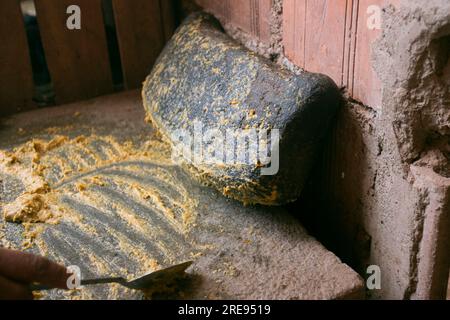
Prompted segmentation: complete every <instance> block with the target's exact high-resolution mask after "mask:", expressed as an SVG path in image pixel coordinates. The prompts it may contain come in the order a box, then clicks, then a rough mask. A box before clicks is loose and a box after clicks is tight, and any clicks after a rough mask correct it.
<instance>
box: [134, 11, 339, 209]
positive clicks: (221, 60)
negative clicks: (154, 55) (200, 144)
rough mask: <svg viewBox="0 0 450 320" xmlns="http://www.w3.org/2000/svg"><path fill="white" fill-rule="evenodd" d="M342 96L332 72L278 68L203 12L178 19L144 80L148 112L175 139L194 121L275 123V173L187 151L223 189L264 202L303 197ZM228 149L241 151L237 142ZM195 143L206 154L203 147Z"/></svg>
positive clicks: (264, 126)
mask: <svg viewBox="0 0 450 320" xmlns="http://www.w3.org/2000/svg"><path fill="white" fill-rule="evenodd" d="M340 99H341V97H340V93H339V90H338V88H337V86H336V85H335V84H334V83H333V81H332V80H331V79H330V78H328V77H327V76H325V75H320V74H312V73H307V72H304V73H302V74H300V75H295V74H293V73H291V72H290V71H288V70H286V69H282V68H280V67H279V66H277V65H275V64H273V63H271V62H270V61H269V60H266V59H265V58H262V57H259V56H257V55H256V54H255V53H253V52H251V51H248V50H247V49H245V48H244V47H243V46H241V45H239V44H238V43H236V42H235V41H234V40H233V39H231V38H230V37H229V36H228V35H226V34H225V33H224V32H223V31H222V29H221V27H220V25H219V23H218V22H217V20H215V18H213V17H212V16H210V15H208V14H205V13H196V14H193V15H191V16H190V17H188V18H187V19H186V21H185V22H184V23H183V24H182V25H181V27H180V28H179V29H178V30H177V32H176V33H175V35H174V36H173V37H172V39H171V40H170V41H169V43H168V44H167V45H166V47H165V49H164V50H163V52H162V54H161V55H160V57H159V59H158V60H157V62H156V64H155V66H154V68H153V70H152V72H151V73H150V75H149V76H148V78H147V80H146V81H145V83H144V88H143V100H144V106H145V108H146V111H147V115H148V118H149V120H151V121H152V122H153V124H154V125H155V127H156V128H158V129H159V130H160V131H161V133H162V135H163V136H165V137H166V138H167V139H168V140H169V141H170V140H171V139H172V141H171V142H172V143H173V141H174V140H175V139H176V138H174V136H173V133H174V132H177V131H178V130H179V129H185V130H186V131H187V132H190V133H192V132H194V122H195V121H200V122H201V123H202V125H203V126H204V128H205V129H204V130H205V131H206V130H207V129H217V130H219V131H221V132H225V131H226V130H227V129H231V130H250V129H255V130H268V131H270V130H273V129H278V130H279V132H280V142H279V149H280V155H279V159H280V165H279V171H278V173H277V174H276V175H261V164H259V163H257V162H255V163H246V164H238V165H236V164H235V163H221V165H217V164H207V163H204V162H201V163H198V162H194V163H192V162H190V161H189V159H184V160H185V161H184V162H185V167H186V168H187V169H188V170H189V171H190V172H191V173H193V174H194V176H196V177H198V178H199V179H200V180H201V181H202V182H204V183H207V184H209V185H212V186H214V187H215V188H216V189H218V190H219V191H220V192H222V193H223V194H225V195H226V196H229V197H231V198H234V199H237V200H240V201H241V202H244V203H259V204H265V205H279V204H284V203H287V202H291V201H294V200H296V199H297V198H298V196H299V194H300V192H301V190H302V188H303V185H304V182H305V179H306V178H307V176H308V174H309V171H310V169H311V166H312V164H313V162H314V160H315V159H316V155H317V152H318V151H319V149H320V146H321V145H322V139H323V137H324V136H325V134H326V133H327V131H328V129H329V126H330V123H331V121H332V119H333V117H334V115H335V114H336V111H337V110H338V107H339V105H340V101H341V100H340ZM258 132H261V131H258ZM182 143H183V144H184V145H186V146H187V145H189V144H191V141H190V140H185V141H182ZM205 144H206V143H205ZM211 144H212V143H211ZM219 147H220V146H219ZM206 148H207V147H206V146H205V147H204V150H206ZM215 148H216V147H215ZM224 149H226V150H224V153H225V152H228V151H230V152H231V153H233V154H234V155H235V158H238V155H237V153H238V151H237V150H231V148H230V147H225V148H224ZM228 149H230V150H228ZM236 149H238V148H236ZM192 151H193V153H194V154H195V156H197V155H199V156H200V158H201V157H202V151H197V149H193V150H192ZM204 152H205V151H203V155H204ZM263 165H267V164H263Z"/></svg>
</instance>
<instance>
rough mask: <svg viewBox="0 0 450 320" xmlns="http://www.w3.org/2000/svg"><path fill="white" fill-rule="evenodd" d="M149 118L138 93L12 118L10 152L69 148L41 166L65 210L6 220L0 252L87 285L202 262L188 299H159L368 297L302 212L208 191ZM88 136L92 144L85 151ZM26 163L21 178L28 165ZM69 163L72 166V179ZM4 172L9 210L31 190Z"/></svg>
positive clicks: (56, 203) (119, 292)
mask: <svg viewBox="0 0 450 320" xmlns="http://www.w3.org/2000/svg"><path fill="white" fill-rule="evenodd" d="M49 115H50V116H49ZM143 119H144V112H143V109H142V106H141V102H140V99H139V96H138V93H137V92H128V93H123V94H119V95H113V96H108V97H103V98H99V99H96V100H92V101H87V102H83V103H79V104H71V105H67V106H63V107H58V108H52V109H43V110H39V111H33V112H29V113H23V114H19V115H16V116H13V117H11V118H8V119H3V120H2V121H1V125H0V151H1V152H2V154H4V153H5V152H6V151H7V152H12V151H13V149H14V148H16V150H17V149H18V148H20V147H21V146H23V145H26V144H29V143H30V141H32V140H36V139H42V140H44V141H52V139H54V138H55V136H65V137H67V139H68V140H67V142H66V143H62V144H61V145H59V146H58V147H55V148H53V149H51V150H50V151H48V152H43V153H42V154H41V156H40V160H39V161H40V164H45V165H46V168H44V169H43V177H44V178H45V180H46V181H48V184H49V188H50V190H51V191H50V193H53V194H54V197H53V198H52V200H51V201H52V202H51V207H50V208H61V209H62V210H61V212H58V213H57V214H56V213H55V216H56V218H57V221H56V222H55V223H53V224H52V223H43V222H30V223H22V224H17V223H10V222H5V221H4V220H3V217H2V224H1V228H0V239H1V244H2V245H3V246H8V247H12V248H17V249H23V248H26V249H25V250H30V251H32V252H37V253H41V254H43V255H45V256H47V257H49V258H51V259H54V260H57V261H60V262H62V263H64V264H66V265H78V266H80V267H81V271H82V275H83V277H86V278H87V277H93V276H99V275H118V276H125V277H127V278H132V277H134V276H139V275H142V274H143V273H146V272H148V271H150V270H155V269H158V268H160V267H164V266H169V265H171V264H175V263H180V262H183V261H185V260H194V264H193V265H192V266H191V267H190V268H189V269H188V273H189V277H188V279H187V280H186V282H185V283H183V284H182V285H180V288H178V289H179V290H175V292H171V293H170V294H169V293H167V294H166V293H164V294H158V293H156V294H155V295H153V298H167V297H177V298H198V299H206V298H238V299H338V298H354V297H362V295H363V291H364V290H363V283H362V280H361V279H360V277H359V276H358V275H357V274H356V273H355V272H354V271H353V270H351V269H350V268H349V267H348V266H347V265H345V264H343V263H342V262H340V260H339V259H338V258H337V257H336V256H335V255H334V254H332V253H331V252H329V251H328V250H326V249H325V248H324V247H323V246H322V245H321V244H320V243H318V242H317V241H316V240H315V239H313V238H312V237H311V236H309V235H308V234H307V233H306V231H305V229H304V228H303V227H302V226H301V224H300V223H299V222H298V221H297V220H296V219H295V218H294V217H293V216H292V215H290V214H288V213H287V212H286V211H285V210H283V209H282V208H267V207H262V206H243V205H242V204H241V203H239V202H237V201H234V200H231V199H227V198H225V197H223V195H221V194H220V193H218V192H216V191H215V190H213V189H209V188H205V187H203V186H201V185H199V184H198V183H197V182H196V181H194V180H192V179H191V178H190V177H189V176H188V175H187V174H186V173H185V171H184V170H182V169H180V168H179V167H177V166H174V165H173V164H171V161H170V158H169V157H167V152H166V150H165V149H164V147H162V146H163V145H164V144H163V143H162V142H159V141H158V140H157V138H156V137H155V136H154V135H153V129H152V128H151V127H150V126H148V124H145V123H144V120H143ZM79 136H84V137H85V140H83V141H88V142H89V144H84V145H83V144H82V145H79V142H77V141H78V140H77V139H76V138H77V137H79ZM133 150H134V151H133ZM143 150H145V152H144V151H143ZM90 152H92V153H90ZM95 155H98V157H99V158H96V156H95ZM25 158H26V157H24V160H23V162H22V163H20V164H17V165H18V166H19V167H18V168H19V169H18V170H20V168H22V167H20V166H26V165H27V163H26V159H25ZM58 159H63V162H61V161H59V160H58ZM108 159H109V160H110V161H108ZM1 160H2V161H3V160H5V159H1ZM19 160H20V159H19ZM14 165H16V164H14ZM14 165H13V166H14ZM65 165H67V166H69V167H70V168H71V170H69V171H67V172H66V173H64V169H63V166H65ZM1 168H5V167H1ZM5 170H6V169H5ZM5 170H0V180H1V183H0V186H1V188H0V199H1V202H0V209H1V207H2V206H4V205H5V204H7V203H9V202H13V201H14V200H15V199H16V198H17V197H18V196H19V195H20V194H22V193H23V192H24V191H26V188H27V186H26V185H25V183H24V181H22V180H21V179H20V178H19V176H11V175H9V174H7V173H5ZM8 170H10V169H8ZM62 172H63V173H62ZM83 185H84V187H81V186H83ZM43 298H46V299H57V298H69V299H79V298H83V299H94V298H95V299H117V298H119V299H141V298H143V295H142V293H140V292H135V291H131V290H128V289H124V288H121V287H119V286H117V285H107V286H93V287H85V288H84V289H82V290H81V291H71V292H62V291H59V290H56V291H52V292H50V293H49V294H47V295H44V297H43Z"/></svg>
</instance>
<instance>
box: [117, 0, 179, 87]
mask: <svg viewBox="0 0 450 320" xmlns="http://www.w3.org/2000/svg"><path fill="white" fill-rule="evenodd" d="M113 9H114V16H115V22H116V29H117V38H118V42H119V49H120V57H121V61H122V70H123V75H124V85H125V88H126V89H132V88H137V87H140V86H141V84H142V82H143V81H144V80H145V77H146V76H147V75H148V74H149V73H150V71H151V68H152V66H153V64H154V62H155V61H156V59H157V58H158V55H159V53H160V52H161V50H162V49H163V47H164V44H165V43H166V41H167V40H168V39H169V38H170V36H171V35H172V33H173V31H174V27H175V26H174V16H173V14H174V12H173V10H172V9H173V8H172V7H171V0H170V1H168V0H133V1H129V0H113Z"/></svg>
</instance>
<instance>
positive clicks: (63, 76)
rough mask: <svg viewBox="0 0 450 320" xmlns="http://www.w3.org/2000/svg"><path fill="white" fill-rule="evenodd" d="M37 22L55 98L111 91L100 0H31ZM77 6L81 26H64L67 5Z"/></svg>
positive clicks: (61, 100)
mask: <svg viewBox="0 0 450 320" xmlns="http://www.w3.org/2000/svg"><path fill="white" fill-rule="evenodd" d="M35 4H36V11H37V18H38V24H39V28H40V32H41V37H42V42H43V46H44V50H45V55H46V58H47V64H48V68H49V71H50V75H51V78H52V81H53V87H54V89H55V94H56V102H57V103H58V104H60V103H66V102H72V101H77V100H83V99H87V98H91V97H95V96H99V95H102V94H107V93H110V92H112V91H113V85H112V76H111V69H110V63H109V55H108V49H107V42H106V35H105V27H104V23H103V14H102V8H101V0H57V1H55V0H35ZM70 5H78V6H79V7H80V9H81V29H80V30H69V29H68V28H67V26H66V21H67V18H68V17H69V14H67V13H66V10H67V7H68V6H70Z"/></svg>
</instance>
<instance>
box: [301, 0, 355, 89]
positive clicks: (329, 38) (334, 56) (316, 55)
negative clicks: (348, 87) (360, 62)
mask: <svg viewBox="0 0 450 320" xmlns="http://www.w3.org/2000/svg"><path fill="white" fill-rule="evenodd" d="M346 4H347V2H346V0H335V1H330V0H315V1H307V6H306V33H305V34H306V39H305V67H306V69H307V70H308V71H312V72H320V73H324V74H327V75H328V76H330V77H331V78H332V79H333V80H334V81H335V82H336V83H337V84H342V83H341V81H342V70H343V63H344V57H343V52H344V34H345V17H346Z"/></svg>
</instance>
